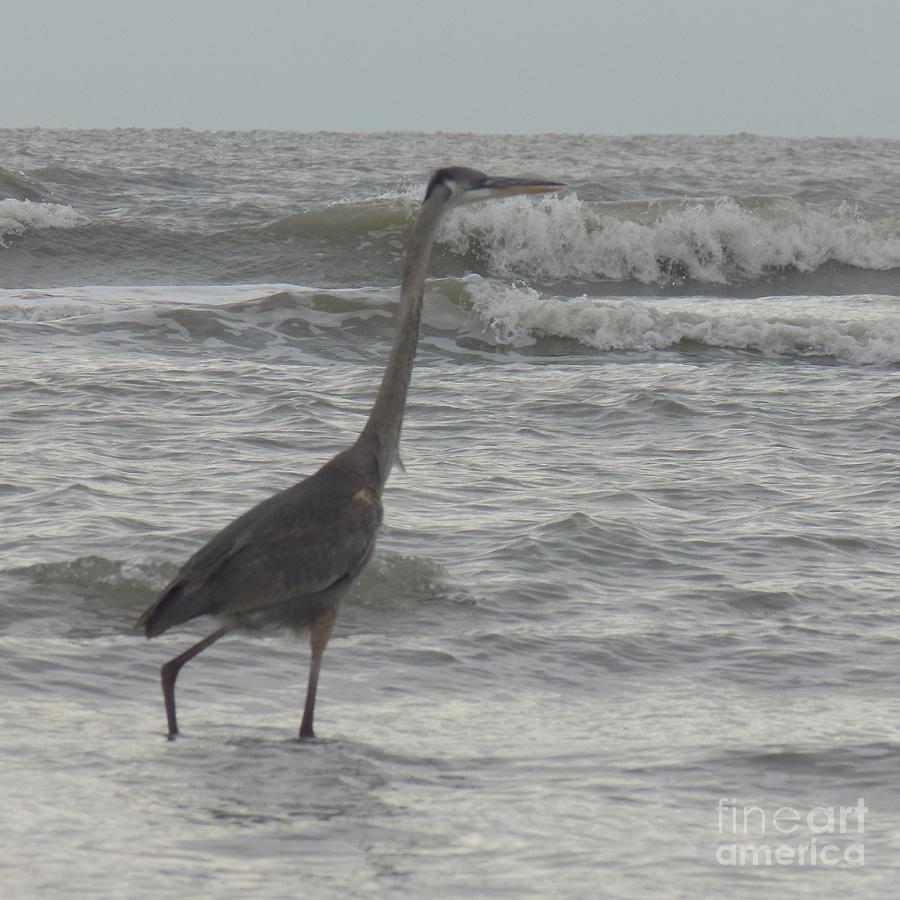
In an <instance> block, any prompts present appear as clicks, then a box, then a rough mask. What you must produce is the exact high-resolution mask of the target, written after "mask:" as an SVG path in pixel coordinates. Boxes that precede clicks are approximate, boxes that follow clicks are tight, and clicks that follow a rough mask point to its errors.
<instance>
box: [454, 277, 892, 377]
mask: <svg viewBox="0 0 900 900" xmlns="http://www.w3.org/2000/svg"><path fill="white" fill-rule="evenodd" d="M467 282H468V289H469V293H470V296H471V298H472V305H473V308H474V310H475V311H476V312H477V313H478V314H479V316H480V317H481V318H482V320H483V321H484V322H485V323H486V325H487V327H488V328H489V329H490V330H491V331H492V333H493V334H494V336H495V338H496V339H497V341H498V342H499V343H507V344H511V345H514V346H516V345H518V346H521V345H523V344H525V343H533V342H534V341H535V340H537V339H540V338H542V337H552V338H564V339H569V340H574V341H577V342H579V343H581V344H583V345H585V346H587V347H591V348H594V349H596V350H602V351H610V350H626V351H630V350H633V351H644V352H646V351H650V350H665V349H670V348H673V347H677V346H679V345H682V344H686V343H693V344H699V345H704V346H707V347H716V348H727V349H733V350H749V351H754V352H759V353H765V354H771V355H776V356H789V357H790V356H793V357H830V358H833V359H836V360H840V361H843V362H849V363H853V364H857V365H897V364H900V320H898V319H897V317H896V315H890V314H885V315H880V314H879V311H878V310H879V307H880V304H878V303H877V302H875V301H876V298H871V297H867V298H865V304H866V306H867V307H871V311H866V309H864V308H863V306H862V305H860V298H833V299H829V300H827V301H826V300H825V299H824V298H821V297H818V298H809V297H805V298H769V299H768V300H767V301H765V308H764V310H765V311H764V310H763V308H761V307H760V305H759V303H758V302H755V303H742V302H741V301H738V300H721V299H720V300H718V301H711V300H706V299H704V300H697V299H695V300H669V299H662V300H661V301H660V302H659V304H658V305H657V304H652V303H647V302H643V301H638V300H618V301H615V300H596V299H592V298H588V297H581V298H578V299H576V300H561V299H558V298H552V297H548V296H546V295H542V294H539V293H538V292H537V291H535V290H533V289H532V288H530V287H527V286H523V285H513V286H504V285H501V284H498V283H496V282H491V281H487V280H484V279H481V278H478V277H477V276H471V277H470V278H469V279H467ZM884 302H885V303H888V304H890V303H895V302H896V301H895V299H894V298H884ZM885 312H889V311H887V310H885Z"/></svg>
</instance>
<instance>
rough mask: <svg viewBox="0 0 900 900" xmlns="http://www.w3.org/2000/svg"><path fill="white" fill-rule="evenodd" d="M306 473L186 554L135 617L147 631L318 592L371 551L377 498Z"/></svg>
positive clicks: (351, 571) (353, 570)
mask: <svg viewBox="0 0 900 900" xmlns="http://www.w3.org/2000/svg"><path fill="white" fill-rule="evenodd" d="M317 488H321V485H317V484H316V483H315V482H314V480H313V479H308V480H307V481H306V482H301V483H300V484H299V485H295V486H294V487H292V488H288V489H287V490H286V491H282V492H281V493H279V494H276V495H275V496H273V497H270V498H269V499H267V500H264V501H263V502H262V503H260V504H259V505H258V506H256V507H254V508H253V509H251V510H250V511H249V512H247V513H244V515H242V516H241V517H240V518H238V519H235V521H234V522H232V523H231V524H230V525H228V526H227V527H226V528H224V529H223V530H222V531H220V532H219V533H218V534H217V535H215V536H214V537H213V538H212V539H211V540H210V541H209V542H208V543H207V544H206V545H205V546H204V547H202V548H201V549H200V550H199V551H198V552H197V553H195V554H194V556H192V557H191V558H190V559H189V560H188V562H187V563H186V564H185V565H184V567H183V568H182V570H181V571H180V572H179V573H178V575H177V576H176V578H175V579H174V580H173V581H172V583H171V584H170V585H169V586H168V587H167V588H166V590H165V591H164V592H163V594H162V595H161V597H160V598H159V600H158V601H157V602H156V604H154V606H152V607H151V608H150V609H148V610H147V612H146V613H144V615H143V616H142V618H141V620H140V622H139V623H138V624H139V625H143V626H144V627H145V628H146V630H147V633H148V634H149V635H155V634H160V633H161V632H163V631H165V630H166V629H167V628H170V627H171V626H172V625H176V624H179V623H181V622H186V621H188V620H189V619H193V618H195V617H196V616H200V615H204V614H207V613H212V614H222V615H226V614H228V613H232V614H240V613H243V612H251V611H253V610H257V609H261V608H262V607H266V606H273V605H276V604H279V603H284V602H286V601H291V602H292V603H302V598H304V597H307V596H313V595H316V594H321V593H322V592H323V591H327V590H328V589H329V588H331V587H332V586H334V585H335V584H336V583H337V582H339V581H341V580H342V579H348V580H352V579H353V578H354V577H355V576H356V575H357V574H358V572H359V570H360V569H361V568H362V566H363V565H364V564H365V562H366V560H367V559H368V558H369V556H370V555H371V553H372V549H373V547H374V544H375V537H376V535H377V532H378V527H379V525H380V524H381V515H382V513H381V504H380V502H379V501H378V499H377V498H376V497H374V495H373V494H372V493H371V492H369V491H367V490H361V491H358V492H356V493H355V494H349V491H343V492H341V493H340V494H338V495H337V496H335V495H334V492H332V491H323V490H321V489H317Z"/></svg>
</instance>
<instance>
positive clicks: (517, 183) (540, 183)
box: [425, 166, 565, 204]
mask: <svg viewBox="0 0 900 900" xmlns="http://www.w3.org/2000/svg"><path fill="white" fill-rule="evenodd" d="M564 187H565V185H564V184H562V183H560V182H558V181H547V180H546V179H543V178H497V177H495V176H493V175H485V174H484V172H479V171H477V170H476V169H467V168H465V167H464V166H449V167H447V168H445V169H438V170H437V171H436V172H435V173H434V174H433V175H432V176H431V181H429V182H428V189H427V190H426V191H425V200H426V201H427V200H428V198H429V197H431V196H432V195H433V194H435V193H437V192H441V193H442V194H443V195H444V197H445V202H446V203H448V204H449V203H453V204H456V203H467V202H469V201H470V200H490V199H491V198H493V197H512V196H515V195H516V194H548V193H552V192H553V191H559V190H562V189H563V188H564Z"/></svg>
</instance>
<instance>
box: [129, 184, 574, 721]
mask: <svg viewBox="0 0 900 900" xmlns="http://www.w3.org/2000/svg"><path fill="white" fill-rule="evenodd" d="M560 187H561V185H559V184H557V183H555V182H546V181H528V180H519V179H502V178H489V177H488V176H486V175H483V174H482V173H480V172H476V171H474V170H472V169H463V168H451V169H441V170H439V171H438V172H436V173H435V174H434V176H433V178H432V180H431V182H430V184H429V187H428V191H427V193H426V197H425V201H424V203H423V205H422V211H421V213H420V215H419V220H418V222H417V224H416V227H415V230H414V232H413V236H412V239H411V242H410V247H409V251H408V253H407V261H406V267H405V270H404V276H403V285H402V288H401V302H400V311H399V315H398V324H397V337H396V339H395V341H394V347H393V349H392V351H391V356H390V359H389V361H388V365H387V368H386V370H385V373H384V378H383V379H382V382H381V387H380V389H379V392H378V397H377V398H376V400H375V404H374V406H373V408H372V412H371V413H370V415H369V419H368V421H367V422H366V425H365V427H364V428H363V430H362V432H361V434H360V436H359V437H358V438H357V440H356V441H355V443H354V444H353V445H352V446H350V447H348V448H347V449H346V450H344V451H342V452H341V453H339V454H338V455H337V456H335V457H334V458H333V459H332V460H330V461H329V462H327V463H326V464H325V465H324V466H322V468H321V469H319V470H318V471H317V472H316V473H314V474H313V475H310V476H309V477H308V478H306V479H305V480H303V481H301V482H299V483H298V484H295V485H293V486H292V487H289V488H287V489H286V490H283V491H280V492H279V493H277V494H275V495H274V496H272V497H269V498H268V499H266V500H264V501H262V503H259V504H258V505H257V506H255V507H253V509H251V510H249V511H248V512H246V513H244V514H243V515H242V516H240V517H239V518H237V519H235V520H234V521H233V522H232V523H231V524H230V525H228V526H226V527H225V528H223V529H222V531H220V532H219V533H218V534H217V535H215V537H213V538H212V539H211V540H210V541H209V542H208V543H207V544H206V545H205V546H204V547H202V548H201V549H200V550H199V551H198V552H197V553H195V554H194V556H192V557H191V558H190V559H189V560H188V561H187V563H186V564H185V565H184V566H183V567H182V569H181V571H180V572H179V573H178V575H177V576H176V577H175V579H174V580H173V581H172V582H171V584H169V585H168V587H166V589H165V590H164V591H163V592H162V594H161V595H160V597H159V599H158V600H157V601H156V602H155V603H154V604H153V605H152V606H151V607H150V608H149V609H148V610H147V611H146V612H145V613H144V614H143V616H141V618H140V620H139V622H138V625H139V626H141V627H143V628H144V630H145V632H146V634H147V637H155V636H157V635H159V634H162V633H163V632H164V631H166V630H168V629H169V628H171V627H173V626H174V625H180V624H181V623H183V622H187V621H189V620H191V619H194V618H196V617H197V616H202V615H213V616H215V617H216V618H217V619H218V620H219V622H220V623H221V627H220V628H219V629H218V630H217V631H214V632H213V633H212V634H210V635H209V637H207V638H205V639H204V640H202V641H200V642H199V643H198V644H195V645H194V646H193V647H191V648H189V649H188V650H187V651H185V653H183V654H181V656H178V657H176V658H175V659H173V660H170V661H169V662H168V663H166V664H165V665H164V666H163V668H162V683H163V694H164V697H165V702H166V715H167V718H168V725H169V736H170V737H174V736H175V735H176V734H177V733H178V726H177V721H176V717H175V679H176V678H177V676H178V671H179V670H180V668H181V667H182V666H183V665H184V663H186V662H187V661H188V660H189V659H191V658H193V657H194V656H196V655H197V653H199V652H200V651H202V650H204V649H206V647H208V646H209V645H210V644H212V643H213V642H215V641H216V640H218V639H219V638H220V637H222V636H223V635H225V634H227V633H228V631H230V630H232V629H241V630H248V629H249V630H253V629H257V628H260V627H269V626H283V627H288V628H292V629H294V630H297V631H300V630H304V629H308V630H309V634H310V642H311V647H312V661H311V664H310V676H309V685H308V688H307V695H306V705H305V708H304V714H303V721H302V724H301V726H300V736H301V737H312V735H313V712H314V708H315V698H316V689H317V684H318V674H319V667H320V664H321V658H322V653H323V652H324V649H325V645H326V644H327V643H328V638H329V636H330V634H331V629H332V627H333V625H334V621H335V618H336V616H337V609H338V604H339V602H340V599H341V597H342V596H343V595H344V594H345V593H346V591H347V590H348V588H349V587H350V586H351V584H352V583H353V581H354V579H355V578H356V577H357V575H358V574H359V573H360V571H361V570H362V569H363V567H364V566H365V564H366V563H367V562H368V560H369V558H370V557H371V555H372V551H373V550H374V548H375V540H376V536H377V534H378V528H379V526H380V525H381V520H382V505H381V495H382V492H383V490H384V486H385V483H386V482H387V479H388V476H389V475H390V470H391V466H392V465H393V462H394V460H395V459H396V457H397V450H398V445H399V441H400V428H401V425H402V421H403V412H404V409H405V405H406V395H407V391H408V389H409V381H410V374H411V372H412V365H413V360H414V358H415V352H416V344H417V341H418V335H419V319H420V316H421V309H422V291H423V287H424V283H425V273H426V269H427V265H428V257H429V254H430V251H431V245H432V242H433V240H434V235H435V233H436V231H437V226H438V224H439V222H440V218H441V216H442V214H443V212H444V211H445V210H446V209H447V208H448V207H449V206H450V205H451V204H452V203H453V202H458V201H460V200H462V199H472V198H473V195H474V197H477V196H479V193H478V192H481V193H480V196H485V197H490V196H505V195H509V194H516V193H540V192H545V191H553V190H558V189H559V188H560Z"/></svg>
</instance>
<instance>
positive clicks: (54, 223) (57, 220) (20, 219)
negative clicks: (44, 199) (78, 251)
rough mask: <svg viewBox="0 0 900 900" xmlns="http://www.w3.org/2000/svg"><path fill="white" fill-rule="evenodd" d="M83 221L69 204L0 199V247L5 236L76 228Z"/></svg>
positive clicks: (3, 243) (4, 244) (4, 241)
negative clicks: (50, 229) (46, 229)
mask: <svg viewBox="0 0 900 900" xmlns="http://www.w3.org/2000/svg"><path fill="white" fill-rule="evenodd" d="M84 222H85V218H84V216H82V215H80V214H79V213H77V212H76V211H75V210H74V209H72V207H71V206H66V205H63V204H60V203H40V202H34V201H32V200H13V199H7V200H0V247H5V246H6V238H8V237H14V236H18V235H21V234H23V233H25V232H26V231H40V230H43V229H45V228H77V227H78V226H79V225H81V224H83V223H84Z"/></svg>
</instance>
